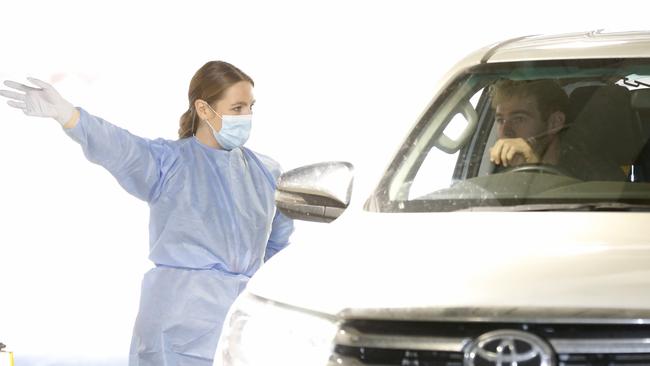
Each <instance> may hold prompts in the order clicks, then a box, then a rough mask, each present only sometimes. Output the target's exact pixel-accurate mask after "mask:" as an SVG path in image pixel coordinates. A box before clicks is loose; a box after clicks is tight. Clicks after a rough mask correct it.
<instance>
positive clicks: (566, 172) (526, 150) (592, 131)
mask: <svg viewBox="0 0 650 366" xmlns="http://www.w3.org/2000/svg"><path fill="white" fill-rule="evenodd" d="M649 136H650V60H646V59H634V60H630V59H613V60H570V61H543V62H516V63H497V64H482V65H479V66H475V67H473V68H471V69H469V70H466V72H464V73H463V74H462V75H461V76H460V77H457V78H456V79H455V80H453V81H452V82H451V83H450V84H449V85H447V87H446V88H445V89H444V90H443V91H442V92H441V93H440V94H439V96H438V97H437V98H436V100H434V102H433V103H432V104H431V106H430V107H429V108H428V110H426V111H425V113H424V114H423V116H422V118H421V120H420V121H419V122H418V123H417V124H416V126H415V127H414V128H413V130H412V131H411V133H410V134H409V137H408V138H407V140H406V141H405V143H404V144H403V146H402V147H401V148H400V150H399V152H398V154H397V156H396V157H395V159H394V160H393V162H392V163H391V164H390V166H389V169H388V170H387V172H386V174H385V176H384V177H383V179H382V181H381V182H380V184H379V186H378V187H377V189H376V190H375V192H374V194H373V196H372V197H371V198H370V199H369V200H368V201H367V203H366V209H368V210H372V211H382V212H435V211H458V210H497V211H503V210H522V211H531V210H630V211H634V210H646V209H648V208H649V207H650V145H649V144H647V141H648V137H649Z"/></svg>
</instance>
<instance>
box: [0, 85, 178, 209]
mask: <svg viewBox="0 0 650 366" xmlns="http://www.w3.org/2000/svg"><path fill="white" fill-rule="evenodd" d="M29 81H30V82H32V83H33V84H34V85H37V86H38V88H34V87H31V86H27V85H24V84H20V83H17V82H14V81H5V83H4V84H5V85H6V86H8V87H10V88H12V89H14V90H13V91H12V90H0V95H2V96H4V97H7V98H9V99H10V100H9V101H8V102H7V103H8V104H9V105H10V106H12V107H14V108H18V109H21V110H22V111H23V113H25V114H26V115H28V116H36V117H51V118H54V119H55V120H56V121H57V122H59V124H60V125H61V126H63V127H64V130H65V132H66V134H68V135H69V136H70V137H71V138H72V139H73V140H75V141H77V142H78V143H79V144H80V145H81V147H82V149H83V151H84V154H85V155H86V157H87V158H88V160H90V161H91V162H93V163H96V164H99V165H101V166H103V167H104V168H106V169H107V170H108V171H109V172H110V173H111V174H112V175H113V176H114V177H115V178H116V179H117V181H118V182H119V183H120V185H121V186H122V187H123V188H124V189H126V191H127V192H129V193H130V194H132V195H134V196H136V197H137V198H140V199H142V200H144V201H150V200H152V198H154V197H155V195H156V193H157V192H158V189H157V188H159V186H160V182H161V177H162V176H163V175H164V171H165V170H166V166H168V165H166V163H165V162H166V161H169V158H170V155H172V154H170V150H171V148H170V147H169V145H168V144H167V143H166V142H165V141H164V140H154V141H152V140H148V139H144V138H141V137H138V136H135V135H132V134H131V133H129V132H128V131H126V130H124V129H121V128H119V127H117V126H114V125H112V124H110V123H108V122H106V121H105V120H103V119H101V118H99V117H95V116H93V115H90V114H89V113H87V112H85V111H84V110H82V109H77V108H75V107H74V106H73V105H72V104H71V103H69V102H68V101H66V100H65V99H64V98H63V97H61V95H60V94H59V93H58V92H57V91H56V89H54V87H53V86H52V85H50V84H48V83H46V82H44V81H41V80H38V79H34V78H29Z"/></svg>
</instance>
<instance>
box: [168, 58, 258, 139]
mask: <svg viewBox="0 0 650 366" xmlns="http://www.w3.org/2000/svg"><path fill="white" fill-rule="evenodd" d="M240 81H248V82H249V83H251V85H254V83H253V79H251V78H250V77H249V76H248V75H246V74H244V72H243V71H241V70H239V69H238V68H236V67H235V66H233V65H231V64H229V63H227V62H224V61H210V62H208V63H206V64H205V65H203V66H202V67H201V68H200V69H198V70H197V71H196V73H195V74H194V76H193V77H192V81H190V89H189V91H188V93H187V97H188V100H189V103H190V105H189V107H188V108H187V111H186V112H185V113H183V115H182V116H181V120H180V128H179V129H178V138H179V139H184V138H186V137H191V136H194V134H195V133H196V129H197V128H198V126H199V124H198V123H197V121H196V109H195V108H194V102H195V101H196V100H197V99H202V100H205V101H206V102H208V103H209V104H212V103H214V102H216V101H218V100H219V99H221V97H222V96H223V93H224V92H225V91H226V90H227V89H228V88H230V87H231V86H232V85H234V84H236V83H238V82H240Z"/></svg>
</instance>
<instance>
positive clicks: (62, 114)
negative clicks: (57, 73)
mask: <svg viewBox="0 0 650 366" xmlns="http://www.w3.org/2000/svg"><path fill="white" fill-rule="evenodd" d="M27 80H29V81H31V82H32V84H34V85H36V86H38V88H34V87H31V86H27V85H23V84H21V83H17V82H15V81H10V80H6V81H5V82H4V84H5V85H6V86H8V87H10V88H13V89H16V90H18V91H19V92H16V91H11V90H0V95H2V96H3V97H7V98H9V99H10V100H8V101H7V104H9V105H10V106H12V107H14V108H18V109H22V110H23V113H25V114H26V115H28V116H36V117H51V118H54V119H55V120H57V122H59V123H60V124H61V126H63V125H65V124H66V123H67V122H68V121H69V120H70V118H71V117H72V113H73V112H74V106H73V105H72V104H70V102H68V101H67V100H65V99H63V97H61V95H60V94H59V92H57V91H56V89H54V87H53V86H52V85H50V84H48V83H46V82H44V81H41V80H38V79H35V78H27ZM20 92H22V93H20Z"/></svg>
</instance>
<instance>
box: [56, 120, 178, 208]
mask: <svg viewBox="0 0 650 366" xmlns="http://www.w3.org/2000/svg"><path fill="white" fill-rule="evenodd" d="M79 114H80V117H79V122H78V123H77V125H76V126H75V127H73V128H71V129H65V132H66V134H68V136H70V137H71V138H72V139H73V140H75V141H76V142H78V143H79V144H80V145H81V148H82V150H83V152H84V154H85V156H86V158H87V159H88V160H89V161H91V162H93V163H95V164H99V165H101V166H102V167H104V168H106V170H108V171H109V172H110V173H111V174H112V175H113V176H114V177H115V179H117V181H118V183H119V184H120V185H121V186H122V187H123V188H124V189H125V190H126V191H127V192H128V193H130V194H131V195H133V196H135V197H137V198H139V199H141V200H143V201H147V202H150V201H151V200H153V199H154V197H155V195H156V192H158V191H159V186H160V184H161V180H162V176H163V173H164V170H165V169H166V168H168V167H166V165H169V164H167V163H166V161H167V162H168V161H169V156H170V155H171V154H170V151H171V147H170V146H169V144H168V142H167V141H165V140H163V139H157V140H149V139H145V138H142V137H138V136H135V135H133V134H131V133H130V132H129V131H127V130H125V129H122V128H119V127H117V126H115V125H112V124H110V123H109V122H107V121H105V120H103V119H101V118H99V117H96V116H93V115H91V114H89V113H88V112H86V111H85V110H83V109H81V108H79Z"/></svg>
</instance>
